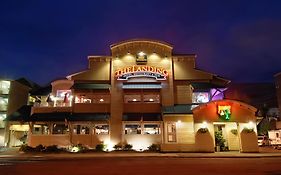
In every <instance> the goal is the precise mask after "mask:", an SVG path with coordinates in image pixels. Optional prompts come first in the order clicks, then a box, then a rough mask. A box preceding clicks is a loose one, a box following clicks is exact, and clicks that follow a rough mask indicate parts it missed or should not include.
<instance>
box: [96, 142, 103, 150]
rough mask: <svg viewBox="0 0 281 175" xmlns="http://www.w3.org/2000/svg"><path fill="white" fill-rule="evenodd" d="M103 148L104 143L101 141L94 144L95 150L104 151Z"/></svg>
mask: <svg viewBox="0 0 281 175" xmlns="http://www.w3.org/2000/svg"><path fill="white" fill-rule="evenodd" d="M104 149H105V144H103V143H101V144H97V145H96V151H104Z"/></svg>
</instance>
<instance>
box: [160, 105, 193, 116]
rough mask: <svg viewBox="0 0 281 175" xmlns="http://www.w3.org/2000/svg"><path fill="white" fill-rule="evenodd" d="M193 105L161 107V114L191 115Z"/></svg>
mask: <svg viewBox="0 0 281 175" xmlns="http://www.w3.org/2000/svg"><path fill="white" fill-rule="evenodd" d="M192 107H193V104H184V105H174V106H163V107H162V113H163V114H192Z"/></svg>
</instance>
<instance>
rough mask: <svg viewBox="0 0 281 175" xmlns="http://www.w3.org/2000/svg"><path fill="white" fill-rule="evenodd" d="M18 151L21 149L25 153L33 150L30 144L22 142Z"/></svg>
mask: <svg viewBox="0 0 281 175" xmlns="http://www.w3.org/2000/svg"><path fill="white" fill-rule="evenodd" d="M19 151H22V152H25V153H26V152H32V151H34V148H32V147H31V146H28V145H26V144H23V145H21V147H20V149H19Z"/></svg>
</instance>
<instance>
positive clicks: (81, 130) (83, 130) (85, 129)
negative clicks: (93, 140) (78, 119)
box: [73, 125, 90, 135]
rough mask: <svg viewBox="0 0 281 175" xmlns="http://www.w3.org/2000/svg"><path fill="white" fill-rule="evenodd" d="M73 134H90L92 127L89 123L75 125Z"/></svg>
mask: <svg viewBox="0 0 281 175" xmlns="http://www.w3.org/2000/svg"><path fill="white" fill-rule="evenodd" d="M73 134H81V135H83V134H90V127H89V126H88V125H74V127H73Z"/></svg>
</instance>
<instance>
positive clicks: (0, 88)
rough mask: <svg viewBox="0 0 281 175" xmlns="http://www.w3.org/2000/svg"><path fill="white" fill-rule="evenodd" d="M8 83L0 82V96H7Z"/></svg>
mask: <svg viewBox="0 0 281 175" xmlns="http://www.w3.org/2000/svg"><path fill="white" fill-rule="evenodd" d="M9 91H10V81H0V94H9Z"/></svg>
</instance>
